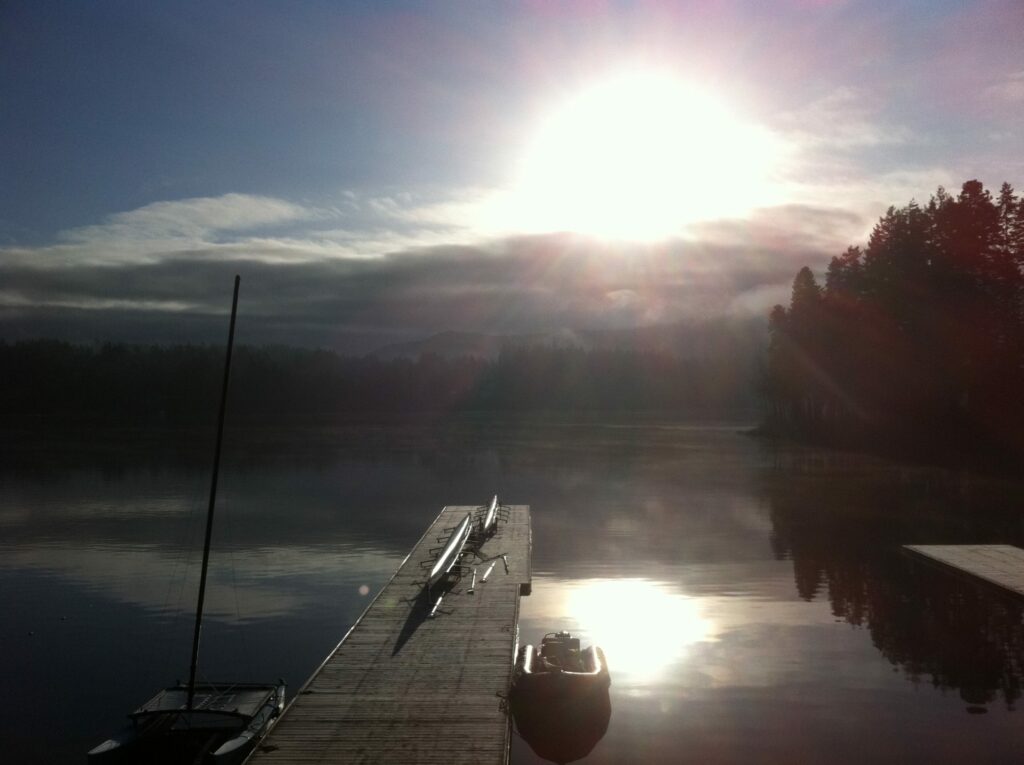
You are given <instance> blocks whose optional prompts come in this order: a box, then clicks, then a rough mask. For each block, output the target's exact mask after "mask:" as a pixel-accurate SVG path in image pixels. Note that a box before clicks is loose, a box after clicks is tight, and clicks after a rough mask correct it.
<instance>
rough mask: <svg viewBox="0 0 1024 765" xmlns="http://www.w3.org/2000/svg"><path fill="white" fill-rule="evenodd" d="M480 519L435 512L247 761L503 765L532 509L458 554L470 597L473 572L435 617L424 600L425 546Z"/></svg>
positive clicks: (520, 510) (449, 510)
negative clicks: (468, 569) (470, 569)
mask: <svg viewBox="0 0 1024 765" xmlns="http://www.w3.org/2000/svg"><path fill="white" fill-rule="evenodd" d="M475 510H477V508H474V507H465V506H455V507H446V508H445V509H444V510H442V511H441V514H440V515H439V516H438V517H437V518H436V519H435V521H434V522H433V523H432V524H431V526H430V528H429V529H427V531H426V533H425V534H424V535H423V537H422V538H421V539H420V541H419V542H418V543H417V544H416V546H415V547H414V548H413V550H412V552H411V553H409V556H408V557H407V558H406V559H405V561H404V562H403V563H402V565H401V566H400V567H399V569H398V571H397V572H396V573H395V574H394V576H393V577H392V578H391V581H389V582H388V583H387V585H385V586H384V589H382V590H381V591H380V593H379V594H378V595H377V597H376V598H374V600H373V602H372V603H370V605H369V607H368V608H367V609H366V611H364V612H363V615H362V616H361V617H359V620H358V621H357V622H356V623H355V625H354V626H353V627H352V629H350V630H349V632H348V634H346V635H345V637H344V638H342V640H341V642H340V643H339V644H338V646H337V647H336V648H335V649H334V650H333V651H332V652H331V654H330V655H329V656H328V657H327V658H326V659H325V660H324V662H323V664H321V666H320V667H319V668H318V669H317V670H316V672H314V673H313V676H312V677H311V678H310V679H309V680H308V681H307V682H306V684H305V685H304V686H303V687H302V688H301V689H300V690H299V692H298V694H297V696H296V697H295V699H294V700H293V701H292V703H291V704H290V705H289V706H288V708H287V709H286V710H285V712H284V714H283V715H282V717H281V719H280V721H279V722H278V723H277V725H276V726H275V727H274V728H273V730H272V731H271V732H270V734H269V735H268V736H267V738H266V739H265V740H264V741H263V742H262V744H261V745H260V747H259V749H257V750H256V751H255V752H254V753H253V754H252V755H251V756H250V757H249V759H248V760H247V761H246V762H247V763H252V764H253V765H283V764H284V763H289V764H291V763H295V764H296V765H297V764H298V763H324V764H326V763H331V764H333V763H355V762H358V763H495V765H501V764H502V763H506V762H507V761H508V751H509V742H510V738H511V717H510V713H509V709H508V703H507V698H506V697H507V692H508V684H509V680H510V678H511V674H512V663H513V660H514V651H515V646H516V641H517V631H518V620H519V598H520V595H528V594H529V592H530V579H531V574H530V554H531V546H532V544H531V531H530V508H529V507H528V506H526V505H513V506H511V507H510V508H509V512H508V519H507V521H502V522H501V523H499V525H498V529H497V531H496V532H495V534H494V535H493V536H492V537H491V538H490V539H488V540H487V541H485V542H484V543H483V544H482V545H480V547H479V550H478V551H477V554H476V556H475V557H474V556H473V555H466V556H465V557H464V561H466V562H467V563H469V564H470V565H472V564H473V563H476V565H477V580H476V588H475V592H474V593H473V594H470V593H469V591H468V590H469V587H470V584H471V579H472V575H471V574H470V575H468V576H466V577H464V578H463V579H461V580H459V581H457V582H456V583H455V584H454V585H453V586H452V588H451V589H450V591H448V592H447V594H445V596H444V598H443V600H442V603H441V606H440V608H439V609H438V611H437V613H436V614H435V616H434V617H433V618H430V617H429V616H428V614H429V612H430V609H431V607H432V605H433V603H432V602H430V601H428V599H427V597H426V596H425V593H424V591H423V582H424V580H425V579H426V576H427V572H428V568H427V567H425V566H424V564H429V563H430V562H432V561H433V560H434V554H433V553H432V552H431V549H432V548H436V547H438V546H439V545H440V544H443V539H444V538H445V537H447V535H448V533H449V531H450V528H451V527H453V526H455V525H456V524H458V522H459V521H460V520H461V519H462V518H463V517H465V514H466V513H467V512H474V511H475ZM439 537H440V538H441V539H442V542H438V538H439ZM471 543H472V540H471ZM466 549H467V550H469V549H476V548H475V547H472V545H471V544H470V545H467V546H466ZM502 553H504V554H505V555H506V557H507V560H508V573H506V572H505V566H504V563H503V561H502V558H501V557H497V558H496V559H495V560H494V561H487V562H482V561H485V560H486V559H488V558H493V557H494V556H500V555H501V554H502ZM491 562H493V563H494V568H493V570H492V571H491V574H490V577H489V578H488V580H487V582H486V583H484V582H482V581H481V579H482V577H483V576H484V573H485V572H486V571H487V568H488V567H489V566H490V565H491Z"/></svg>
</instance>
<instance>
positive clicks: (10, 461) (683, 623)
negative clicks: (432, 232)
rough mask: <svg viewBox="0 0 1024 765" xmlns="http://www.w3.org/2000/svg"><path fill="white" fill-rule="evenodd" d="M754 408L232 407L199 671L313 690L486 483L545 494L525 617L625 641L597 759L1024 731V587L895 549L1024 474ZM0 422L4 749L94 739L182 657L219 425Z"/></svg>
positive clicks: (543, 627) (964, 523)
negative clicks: (380, 422)
mask: <svg viewBox="0 0 1024 765" xmlns="http://www.w3.org/2000/svg"><path fill="white" fill-rule="evenodd" d="M740 429H741V428H740V427H739V426H737V425H720V426H693V425H660V426H653V425H623V424H618V425H613V424H609V425H601V424H587V425H564V426H557V425H550V424H543V425H539V424H533V425H522V424H520V425H516V426H509V425H498V424H495V423H489V422H483V421H479V422H475V423H467V422H463V423H461V424H455V425H446V426H444V427H437V428H432V429H427V428H407V427H398V426H394V425H390V426H379V427H370V426H367V425H360V426H352V427H347V428H338V429H333V430H316V431H302V432H288V433H285V432H280V431H269V432H268V431H242V430H234V431H231V432H230V433H229V435H228V440H227V443H226V447H225V464H224V466H223V470H222V475H221V492H220V500H219V504H218V517H217V528H216V531H215V542H214V547H215V550H214V555H213V563H212V570H211V580H210V589H209V591H208V600H207V609H208V611H207V613H208V619H207V621H206V622H205V625H204V633H203V654H202V666H203V668H204V669H205V673H206V675H207V676H208V677H210V678H211V679H216V678H218V677H221V678H226V677H244V678H247V679H253V680H263V679H276V678H278V677H283V678H284V679H285V680H286V681H287V682H288V684H289V686H290V689H291V690H294V689H296V688H297V687H298V686H299V685H300V684H301V683H302V682H303V681H304V680H305V679H306V678H307V677H308V676H309V674H310V673H311V672H312V671H313V670H314V669H315V667H316V666H317V665H318V664H319V662H320V661H321V660H322V659H323V658H324V657H325V656H326V655H327V653H328V652H329V651H330V650H331V648H333V646H334V645H335V644H336V643H337V641H338V640H339V638H340V637H341V636H342V635H343V634H344V632H345V631H346V630H347V629H348V627H349V626H350V625H351V624H352V623H353V622H354V621H355V619H356V618H357V617H358V616H359V614H360V613H361V612H362V610H363V609H364V608H365V607H366V605H367V603H368V602H369V600H370V599H371V598H372V596H373V594H375V593H376V592H377V591H378V590H379V588H380V587H381V586H382V585H383V584H384V583H385V582H386V580H387V579H388V577H389V576H390V574H391V573H392V572H393V570H394V569H395V568H396V567H397V566H398V564H399V563H400V562H401V561H402V559H403V558H404V556H405V555H406V553H408V551H409V549H410V548H411V547H412V545H413V544H414V543H415V542H416V540H417V539H418V538H419V536H420V534H421V533H422V532H423V529H424V528H425V527H426V525H427V524H428V523H430V521H432V520H433V518H434V517H435V516H436V515H437V513H438V511H439V510H440V509H441V507H442V506H444V505H445V504H466V505H469V504H480V503H483V502H485V501H486V500H487V499H488V498H489V497H490V496H491V495H492V494H493V493H494V492H498V493H500V495H501V498H502V499H503V500H504V501H506V502H509V503H516V504H529V505H531V506H532V510H533V535H534V558H533V570H534V581H533V594H532V595H530V596H529V597H527V598H524V599H523V601H522V621H521V625H520V627H521V637H522V640H523V641H524V642H532V643H536V642H538V641H539V639H540V637H541V635H542V634H543V633H545V632H548V631H551V630H556V629H561V628H565V629H571V630H573V631H574V632H579V633H580V634H581V635H582V637H583V642H584V644H589V643H598V644H600V645H601V646H602V647H603V648H604V650H605V653H606V655H607V657H608V662H609V665H610V667H611V670H612V687H611V704H612V714H611V721H610V724H609V726H608V730H607V734H606V735H605V736H604V738H603V739H602V740H601V741H600V742H598V743H597V745H596V746H595V747H594V749H593V751H592V752H591V754H590V755H589V756H588V757H587V758H586V760H585V761H586V762H594V763H662V762H663V763H679V762H694V763H794V762H803V763H807V762H821V763H858V764H859V763H865V762H872V763H878V762H893V763H896V762H899V763H906V762H925V761H932V762H967V761H970V762H974V763H979V762H992V763H1005V762H1011V761H1019V760H1020V759H1021V758H1022V757H1024V719H1022V717H1021V714H1022V712H1017V711H1015V707H1016V706H1017V704H1018V701H1019V697H1020V694H1021V681H1022V667H1021V660H1022V656H1024V653H1022V651H1024V626H1022V625H1024V621H1022V615H1024V607H1022V605H1021V604H1020V603H1018V602H1015V601H1012V600H1009V599H1004V598H1003V597H1001V596H999V595H998V594H995V593H993V592H991V591H989V590H987V589H985V588H983V587H979V586H977V585H975V584H973V583H972V582H969V581H966V580H961V579H959V578H957V577H954V576H950V575H947V574H946V573H944V572H942V571H939V570H937V569H934V568H931V567H929V566H926V565H922V564H920V563H918V562H917V561H915V560H912V559H910V558H908V557H907V556H906V555H904V554H902V553H901V552H900V549H899V547H900V545H901V544H904V543H914V542H918V543H982V542H986V543H1011V544H1022V543H1024V523H1022V520H1024V490H1022V487H1021V485H1020V484H1015V483H1012V482H1009V481H1006V480H1000V479H992V478H989V479H985V478H980V477H977V476H972V475H970V474H966V473H957V472H953V471H946V470H939V469H930V468H922V467H910V466H905V465H899V464H896V463H892V462H887V461H884V460H880V459H872V458H867V457H863V456H856V455H849V454H839V453H834V452H824V451H819V450H812V449H803V448H796V447H791V446H790V447H777V446H772V445H771V444H768V443H765V442H762V441H759V440H756V439H753V438H750V437H747V436H745V435H742V434H741V433H740V432H739V431H740ZM0 438H2V440H0V444H2V446H3V452H2V459H0V602H2V604H3V616H2V620H0V668H2V673H3V693H2V694H0V741H2V742H3V749H4V758H3V759H4V761H5V762H15V763H21V762H24V763H35V762H38V763H62V762H69V763H72V762H73V763H80V762H84V752H85V751H86V750H87V749H88V748H90V747H91V746H93V745H95V744H96V743H98V742H99V741H101V740H102V739H104V738H105V737H106V736H107V734H109V733H110V732H112V731H114V730H115V729H117V728H118V727H120V725H121V723H122V720H123V716H124V714H125V713H126V712H127V711H129V710H130V709H132V708H134V707H135V706H137V705H138V704H140V703H141V702H143V701H144V700H146V699H147V698H148V697H149V696H150V695H151V694H152V693H153V692H155V691H156V690H157V689H158V688H159V687H162V686H163V685H165V684H168V683H171V682H173V681H174V680H176V679H178V678H186V677H187V674H188V656H189V649H190V641H191V629H192V621H191V610H192V609H193V608H194V598H195V587H196V581H195V576H196V572H197V569H198V567H199V559H200V549H199V548H200V546H201V540H202V533H203V523H204V515H205V505H206V495H207V491H208V483H209V461H210V453H211V450H212V435H211V434H209V433H195V434H149V435H148V436H146V437H142V436H140V435H139V434H138V433H132V432H106V433H102V434H99V435H96V434H93V435H91V436H90V437H89V438H81V437H80V438H73V437H61V438H58V437H56V436H52V437H44V436H39V435H34V436H33V435H29V434H26V433H11V432H7V433H4V434H2V436H0ZM512 761H513V763H517V764H523V763H533V762H541V761H542V760H540V758H538V757H537V756H536V755H535V754H534V753H533V751H532V750H531V748H530V747H529V745H528V744H527V743H526V742H524V741H523V740H522V739H521V738H519V737H518V736H516V737H514V739H513V748H512Z"/></svg>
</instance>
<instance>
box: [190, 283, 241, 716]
mask: <svg viewBox="0 0 1024 765" xmlns="http://www.w3.org/2000/svg"><path fill="white" fill-rule="evenodd" d="M241 281H242V279H241V277H240V276H238V275H237V274H236V275H235V292H234V295H233V296H232V298H231V324H230V325H229V326H228V349H227V353H226V355H225V357H224V383H223V385H222V386H221V391H220V414H219V415H218V417H217V445H216V447H215V448H214V452H213V478H212V480H211V481H210V507H209V510H208V511H207V514H206V539H205V541H204V543H203V566H202V569H201V571H200V574H199V602H198V604H197V605H196V628H195V632H194V633H193V636H192V662H191V664H190V665H189V670H188V704H187V707H186V708H187V709H188V710H189V711H191V710H192V708H193V707H192V702H193V700H194V699H195V695H196V666H197V664H198V663H199V633H200V630H201V629H202V626H203V601H204V600H205V598H206V570H207V568H208V567H209V565H210V537H211V535H212V533H213V509H214V505H215V503H216V499H217V476H218V474H219V473H220V447H221V442H222V441H223V440H224V410H225V408H226V407H227V403H228V379H229V378H230V376H231V349H232V347H233V346H234V343H235V316H236V314H237V313H238V285H239V283H240V282H241Z"/></svg>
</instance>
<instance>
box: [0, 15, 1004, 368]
mask: <svg viewBox="0 0 1024 765" xmlns="http://www.w3.org/2000/svg"><path fill="white" fill-rule="evenodd" d="M1022 29H1024V4H1022V3H1020V2H1019V0H1005V1H1003V0H992V1H991V2H979V3H970V2H959V1H958V2H950V1H947V0H922V1H921V2H916V1H914V2H900V3H892V2H874V1H866V2H855V1H854V0H846V1H843V0H837V1H830V0H777V1H775V2H763V1H762V2H757V1H752V2H741V1H738V0H737V1H735V2H729V1H725V0H723V1H720V2H711V1H710V0H708V1H705V2H690V3H687V2H636V3H628V2H566V3H551V2H521V3H495V2H468V1H467V2H436V3H419V2H416V3H411V2H410V3H401V2H392V3H370V2H366V3H355V2H327V1H326V0H322V1H319V2H317V1H309V2H285V1H284V0H282V1H280V2H261V1H254V2H245V3H242V2H218V3H207V2H188V1H183V2H175V3H162V4H158V3H137V2H127V1H126V2H119V1H117V0H111V1H103V2H51V1H50V0H30V1H21V0H5V2H3V3H0V338H5V339H7V340H17V339H24V338H30V337H42V336H46V337H59V338H63V339H68V340H72V341H75V342H101V341H106V340H112V341H128V342H206V341H211V340H216V339H220V337H221V335H223V333H224V324H225V313H226V312H227V310H228V307H229V305H230V290H231V281H232V276H233V274H235V273H239V274H241V276H242V293H241V299H240V319H239V337H240V339H241V340H242V341H244V342H249V343H253V344H270V343H275V344H276V343H285V344H292V345H301V346H323V347H330V348H335V349H338V350H342V351H352V352H365V351H368V350H371V349H373V348H375V347H378V346H381V345H385V344H387V343H389V342H397V341H401V340H409V339H416V338H418V337H423V336H426V335H429V334H432V333H434V332H440V331H445V330H455V331H474V332H486V333H491V334H518V333H525V332H531V333H533V332H565V331H574V330H595V329H597V330H600V329H605V328H607V329H613V328H622V327H631V326H643V325H652V324H667V323H672V322H678V321H691V320H703V319H708V318H715V317H749V316H754V317H757V316H765V315H766V313H767V311H768V309H769V308H770V307H771V305H772V304H774V303H776V302H784V301H785V300H786V299H787V296H788V291H789V287H790V284H791V281H792V278H793V275H794V274H795V272H796V271H797V269H799V268H800V267H801V266H803V265H810V266H811V267H812V268H815V269H818V271H819V273H820V272H821V270H822V269H823V267H824V265H825V264H826V263H827V262H828V259H829V257H831V256H832V255H836V254H839V253H840V252H842V251H843V250H844V249H845V248H846V247H847V246H848V245H851V244H863V243H864V241H865V240H866V238H867V235H868V233H869V232H870V229H871V227H872V225H873V224H874V223H875V221H877V219H878V217H879V216H880V215H881V214H882V213H883V212H884V211H885V209H886V208H887V207H888V206H889V205H902V204H906V203H907V202H909V201H910V200H911V199H917V200H918V201H926V200H927V199H928V197H929V195H930V194H932V193H934V191H935V190H936V188H937V187H938V186H940V185H942V186H945V187H946V188H947V189H950V190H953V191H955V190H958V189H959V187H960V185H961V184H962V183H963V182H964V181H967V180H970V179H974V178H977V179H979V180H981V181H983V182H984V183H985V184H986V186H987V187H988V188H990V189H991V190H993V191H996V190H998V188H999V185H1000V184H1001V183H1002V182H1004V181H1008V182H1010V183H1011V184H1013V185H1014V187H1015V188H1024V120H1022V117H1024V38H1022V37H1021V34H1020V30H1022Z"/></svg>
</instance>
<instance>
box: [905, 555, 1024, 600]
mask: <svg viewBox="0 0 1024 765" xmlns="http://www.w3.org/2000/svg"><path fill="white" fill-rule="evenodd" d="M904 549H905V550H908V551H909V552H912V553H915V554H916V555H920V556H923V557H924V558H926V559H928V560H929V561H930V562H933V563H937V564H939V565H941V566H944V567H946V568H949V569H952V570H954V571H956V572H957V573H960V574H966V575H968V576H971V577H975V578H977V579H982V580H984V581H985V582H988V583H989V584H993V585H995V586H996V587H999V588H1001V589H1002V590H1004V591H1008V592H1010V593H1012V594H1014V595H1017V596H1019V597H1022V598H1024V550H1022V549H1021V548H1019V547H1014V546H1012V545H904Z"/></svg>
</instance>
